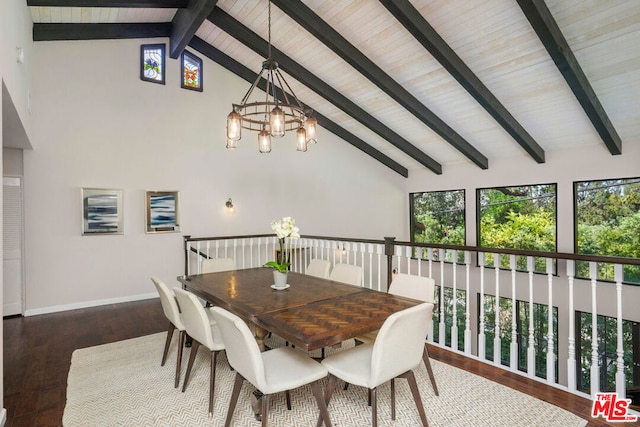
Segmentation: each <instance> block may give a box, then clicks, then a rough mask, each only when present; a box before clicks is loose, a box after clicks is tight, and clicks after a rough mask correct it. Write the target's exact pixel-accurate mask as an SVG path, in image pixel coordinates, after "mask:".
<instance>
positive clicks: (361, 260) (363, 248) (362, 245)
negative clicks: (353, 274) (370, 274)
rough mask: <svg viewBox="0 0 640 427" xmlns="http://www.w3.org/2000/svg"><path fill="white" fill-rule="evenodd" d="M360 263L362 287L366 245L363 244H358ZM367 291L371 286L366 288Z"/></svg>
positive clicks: (363, 283)
mask: <svg viewBox="0 0 640 427" xmlns="http://www.w3.org/2000/svg"><path fill="white" fill-rule="evenodd" d="M355 244H356V245H357V243H355ZM359 246H360V263H361V264H362V265H361V267H362V285H363V286H364V285H365V277H366V275H365V271H364V270H365V264H364V252H365V250H366V247H367V245H366V244H365V243H360V245H359ZM368 288H369V289H371V285H369V286H368Z"/></svg>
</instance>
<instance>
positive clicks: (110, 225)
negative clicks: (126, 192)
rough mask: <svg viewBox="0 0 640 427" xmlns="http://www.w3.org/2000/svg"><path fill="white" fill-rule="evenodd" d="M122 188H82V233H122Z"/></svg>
mask: <svg viewBox="0 0 640 427" xmlns="http://www.w3.org/2000/svg"><path fill="white" fill-rule="evenodd" d="M123 233H124V224H123V219H122V190H109V189H102V188H83V189H82V235H83V236H88V235H105V234H123Z"/></svg>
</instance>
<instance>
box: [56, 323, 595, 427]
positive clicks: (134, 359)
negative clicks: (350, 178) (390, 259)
mask: <svg viewBox="0 0 640 427" xmlns="http://www.w3.org/2000/svg"><path fill="white" fill-rule="evenodd" d="M175 336H177V334H174V342H173V343H172V346H171V350H170V353H169V357H168V360H167V363H166V364H165V366H163V367H161V366H160V359H161V356H162V350H163V346H164V340H165V337H166V335H165V334H164V333H161V334H154V335H148V336H144V337H140V338H134V339H131V340H126V341H119V342H115V343H112V344H106V345H101V346H96V347H89V348H84V349H79V350H76V351H75V352H74V353H73V356H72V359H71V368H70V371H69V378H68V381H67V403H66V407H65V410H64V415H63V420H62V421H63V425H64V426H66V427H74V426H82V427H85V426H110V427H111V426H222V425H224V420H225V417H226V414H227V408H228V404H229V397H230V395H231V390H232V388H233V380H234V378H235V373H234V372H231V370H230V368H229V365H228V363H227V360H226V357H225V355H224V353H220V355H221V357H219V358H218V366H217V375H216V389H215V401H214V404H215V408H214V416H213V418H212V419H210V418H209V417H208V414H207V405H208V394H209V387H208V378H209V360H210V359H209V356H208V354H207V352H206V351H204V350H202V349H201V350H200V351H199V352H198V357H197V358H196V361H195V365H194V368H193V372H192V374H191V379H190V381H189V385H188V387H187V390H186V392H184V393H182V392H181V391H180V390H181V388H178V389H176V388H174V387H173V381H174V372H175V358H176V346H175V341H176V338H175ZM272 344H273V343H272ZM273 345H275V344H273ZM189 351H190V350H189V349H187V350H186V351H185V355H184V362H183V373H182V377H181V379H183V378H184V370H185V368H186V361H187V360H188V356H189ZM331 351H340V349H330V351H329V352H331ZM431 363H432V365H433V370H434V373H435V377H436V380H437V382H438V388H439V391H440V396H435V395H434V393H433V389H432V388H431V383H430V382H429V378H428V375H427V372H426V369H425V367H424V365H423V364H421V365H420V367H419V368H418V369H417V370H416V379H417V381H418V386H419V388H420V393H421V396H422V400H423V403H424V407H425V410H426V413H427V419H428V421H429V425H430V426H431V427H440V426H441V427H445V426H446V427H452V426H460V427H469V426H482V427H493V426H496V427H497V426H505V427H506V426H508V427H513V426H527V427H530V426H543V425H544V426H562V427H570V426H575V427H579V426H585V425H586V421H585V420H583V419H581V418H579V417H577V416H575V415H573V414H572V413H570V412H567V411H565V410H563V409H560V408H558V407H555V406H553V405H550V404H548V403H546V402H543V401H541V400H539V399H535V398H532V397H530V396H528V395H526V394H524V393H521V392H518V391H515V390H512V389H510V388H508V387H505V386H502V385H500V384H497V383H494V382H492V381H489V380H487V379H485V378H482V377H480V376H477V375H474V374H470V373H467V372H465V371H463V370H461V369H458V368H455V367H452V366H450V365H447V364H445V363H440V362H438V361H435V360H432V362H431ZM181 385H182V384H181ZM253 390H254V388H253V386H251V385H250V384H248V383H247V382H245V385H244V386H243V387H242V391H241V394H240V397H239V400H238V405H237V407H236V410H235V413H234V417H233V422H232V425H233V426H259V425H260V423H259V422H258V421H256V420H255V418H254V417H253V414H252V411H251V406H250V394H251V392H252V391H253ZM378 390H379V391H378V425H380V426H395V427H399V426H403V427H404V426H407V427H415V426H418V425H420V418H419V416H418V412H417V410H416V408H415V404H414V402H413V399H412V397H411V393H410V390H409V387H408V385H407V382H406V381H405V380H397V381H396V392H397V395H396V399H397V404H396V421H393V420H391V405H390V400H389V385H388V384H387V385H384V386H381V387H379V389H378ZM291 399H292V410H291V411H288V410H287V408H286V403H285V399H284V394H282V395H277V396H274V397H273V398H272V400H271V406H270V409H269V425H270V426H287V427H289V426H296V427H298V426H314V425H315V424H316V420H317V417H318V408H317V405H316V401H315V399H314V398H313V395H312V393H311V390H310V388H308V387H302V388H300V389H298V390H295V391H292V393H291ZM329 413H330V415H331V421H332V423H333V425H334V426H345V427H347V426H349V427H360V426H366V425H371V408H370V407H368V406H367V391H366V390H365V389H362V388H360V387H354V386H351V387H349V388H348V390H346V391H345V390H342V387H340V388H339V389H338V390H336V392H335V393H334V395H333V397H332V399H331V402H330V404H329Z"/></svg>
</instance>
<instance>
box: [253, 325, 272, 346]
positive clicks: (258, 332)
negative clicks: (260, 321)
mask: <svg viewBox="0 0 640 427" xmlns="http://www.w3.org/2000/svg"><path fill="white" fill-rule="evenodd" d="M268 333H269V331H267V330H266V329H264V328H261V327H260V326H258V325H253V336H254V337H255V338H256V342H257V343H258V347H260V351H265V346H264V339H265V337H266V336H267V334H268Z"/></svg>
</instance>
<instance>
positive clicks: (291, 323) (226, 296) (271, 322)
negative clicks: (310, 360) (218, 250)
mask: <svg viewBox="0 0 640 427" xmlns="http://www.w3.org/2000/svg"><path fill="white" fill-rule="evenodd" d="M178 280H179V281H180V283H182V284H183V285H184V286H185V288H187V289H188V290H189V291H191V292H193V293H194V294H196V295H198V296H199V297H201V298H203V299H204V300H205V301H208V302H210V303H211V304H214V305H217V306H220V307H222V308H225V309H227V310H229V311H231V312H233V313H235V314H237V315H238V316H240V317H242V318H243V319H245V320H246V321H247V322H248V323H249V324H250V326H253V327H254V332H255V334H256V339H257V340H258V343H259V344H260V345H261V346H263V342H262V341H263V339H264V336H265V335H266V333H267V332H268V331H271V332H273V333H275V334H277V335H278V336H280V337H282V338H283V339H285V340H287V341H289V342H290V343H292V344H294V345H296V346H298V347H300V348H302V349H304V350H307V351H312V350H316V349H320V348H322V347H325V346H329V345H333V344H337V343H339V342H342V341H344V340H347V339H349V338H354V337H356V336H358V335H362V334H364V333H366V332H371V331H375V330H377V329H379V328H380V327H381V326H382V324H383V323H384V321H385V320H386V318H387V317H389V316H390V315H391V314H393V313H395V312H397V311H400V310H404V309H405V308H409V307H412V306H414V305H417V304H420V303H421V301H418V300H413V299H410V298H404V297H399V296H395V295H391V294H387V293H384V292H379V291H374V290H370V289H366V288H362V287H359V286H351V285H347V284H344V283H339V282H335V281H331V280H327V279H322V278H319V277H314V276H309V275H305V274H299V273H295V272H289V273H288V282H289V285H290V287H289V288H287V289H286V290H275V289H272V288H271V285H272V284H273V270H272V269H271V268H266V267H259V268H251V269H245V270H232V271H224V272H218V273H206V274H196V275H190V276H181V277H179V278H178Z"/></svg>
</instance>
